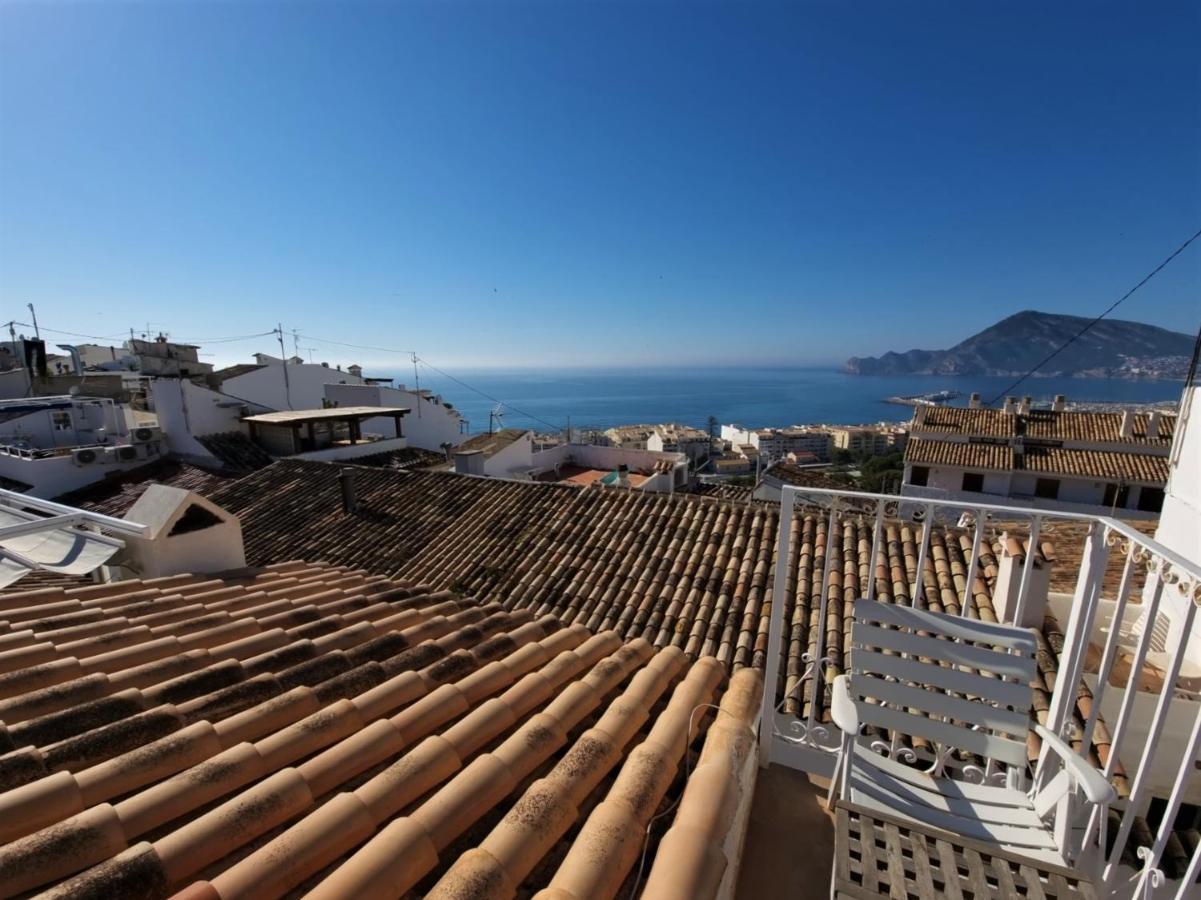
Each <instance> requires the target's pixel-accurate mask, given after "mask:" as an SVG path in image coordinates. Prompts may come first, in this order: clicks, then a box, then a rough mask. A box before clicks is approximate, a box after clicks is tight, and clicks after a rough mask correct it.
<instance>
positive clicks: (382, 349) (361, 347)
mask: <svg viewBox="0 0 1201 900" xmlns="http://www.w3.org/2000/svg"><path fill="white" fill-rule="evenodd" d="M296 336H297V337H298V338H301V339H303V340H306V341H316V342H317V343H319V344H333V345H335V346H337V347H350V348H351V349H354V350H375V351H377V352H379V353H397V354H400V355H401V356H412V355H413V354H414V353H416V352H417V351H415V350H396V349H394V348H392V347H371V346H368V345H367V344H348V343H346V342H345V341H331V340H329V338H319V337H313V336H312V335H311V334H297V335H296Z"/></svg>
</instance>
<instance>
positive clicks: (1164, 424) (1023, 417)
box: [914, 406, 1176, 447]
mask: <svg viewBox="0 0 1201 900" xmlns="http://www.w3.org/2000/svg"><path fill="white" fill-rule="evenodd" d="M1122 415H1123V414H1122V413H1120V412H1118V413H1103V412H1074V411H1064V412H1054V411H1052V410H1047V409H1035V410H1031V411H1030V412H1028V413H1024V414H1017V413H1006V412H1004V411H1002V410H999V409H964V408H962V407H956V406H931V407H926V408H925V418H924V419H923V421H922V423H921V424H920V425H917V426H915V427H914V431H916V432H928V431H933V432H942V433H945V434H960V435H969V436H970V435H978V436H980V437H1018V436H1021V435H1026V436H1028V437H1031V438H1038V439H1041V440H1053V441H1088V442H1097V443H1130V444H1144V445H1149V446H1162V447H1167V446H1169V445H1170V444H1171V443H1172V434H1173V432H1174V431H1175V429H1176V416H1174V415H1164V416H1162V417H1161V418H1160V423H1159V431H1158V434H1157V435H1156V437H1154V438H1148V437H1147V422H1148V420H1149V418H1150V416H1149V415H1148V414H1146V413H1136V414H1135V415H1134V419H1133V428H1132V429H1131V436H1130V437H1129V438H1123V437H1122V436H1121V431H1122Z"/></svg>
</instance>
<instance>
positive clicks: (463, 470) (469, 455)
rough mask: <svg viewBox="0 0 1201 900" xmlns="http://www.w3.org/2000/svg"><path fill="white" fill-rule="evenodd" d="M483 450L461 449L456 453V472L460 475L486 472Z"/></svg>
mask: <svg viewBox="0 0 1201 900" xmlns="http://www.w3.org/2000/svg"><path fill="white" fill-rule="evenodd" d="M484 462H485V457H484V451H483V450H459V451H457V452H456V453H455V472H457V473H458V474H459V475H483V474H484Z"/></svg>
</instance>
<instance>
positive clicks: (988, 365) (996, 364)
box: [846, 310, 1193, 378]
mask: <svg viewBox="0 0 1201 900" xmlns="http://www.w3.org/2000/svg"><path fill="white" fill-rule="evenodd" d="M1088 322H1089V320H1088V319H1084V318H1081V317H1080V316H1058V315H1052V314H1051V313H1043V312H1036V311H1034V310H1026V311H1025V312H1020V313H1017V314H1016V315H1012V316H1010V317H1009V318H1007V319H1002V320H1001V321H1000V322H998V323H997V324H996V325H993V326H991V327H989V328H985V329H984V330H983V331H981V332H979V333H978V334H974V335H972V336H971V337H970V338H968V339H967V340H965V341H962V342H960V343H958V344H956V345H955V346H954V347H952V348H951V349H950V350H909V351H907V352H905V353H885V354H884V355H883V356H868V357H858V356H856V357H852V358H851V359H849V360H847V364H846V371H847V372H850V373H851V374H854V375H1020V374H1023V373H1024V372H1026V371H1027V370H1028V369H1030V368H1031V367H1032V366H1034V365H1036V364H1037V363H1038V362H1039V361H1040V360H1041V359H1043V357H1045V356H1046V355H1047V354H1048V353H1050V352H1051V351H1052V350H1054V349H1055V348H1056V347H1058V346H1059V345H1060V344H1062V343H1063V342H1064V341H1066V340H1068V338H1070V337H1071V336H1072V335H1074V334H1076V333H1077V332H1078V331H1079V330H1080V329H1081V328H1083V327H1084V326H1085V325H1087V324H1088ZM1192 353H1193V338H1192V337H1190V336H1189V335H1187V334H1181V333H1180V332H1177V331H1168V330H1167V329H1165V328H1157V327H1156V326H1154V325H1143V324H1141V323H1139V322H1123V321H1120V320H1116V319H1106V320H1103V321H1101V322H1098V323H1097V324H1096V325H1094V326H1093V327H1092V328H1091V329H1090V330H1089V331H1088V332H1087V333H1085V334H1084V335H1083V336H1082V337H1080V338H1079V339H1078V340H1076V342H1075V343H1073V344H1072V345H1071V346H1069V347H1068V348H1067V349H1065V350H1064V351H1063V352H1062V353H1060V354H1059V355H1058V356H1056V357H1055V358H1054V359H1053V360H1051V361H1050V362H1049V363H1048V364H1047V365H1046V367H1045V368H1043V369H1039V371H1038V374H1039V375H1058V376H1081V377H1095V378H1184V376H1185V372H1186V370H1187V369H1188V362H1189V358H1190V357H1191V356H1192Z"/></svg>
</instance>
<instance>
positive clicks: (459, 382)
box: [414, 354, 564, 431]
mask: <svg viewBox="0 0 1201 900" xmlns="http://www.w3.org/2000/svg"><path fill="white" fill-rule="evenodd" d="M414 355H416V354H414ZM417 359H419V360H420V361H421V363H422V364H423V365H425V366H426V367H428V368H430V369H433V370H434V371H435V372H437V373H438V374H439V375H441V376H442V377H443V378H448V379H450V380H451V381H453V382H454V383H455V384H457V385H459V386H460V387H464V388H466V389H467V390H469V391H474V392H475V393H477V394H479V395H480V396H481V397H483V398H484V399H485V400H490V401H492V402H493V403H497V404H499V405H501V406H504V407H507V408H508V409H511V410H513V412H515V413H517V415H519V416H524V417H525V418H527V419H532V420H533V421H535V422H540V423H541V424H543V425H545V426H546V427H547V428H549V429H551V430H552V431H562V430H563V428H564V426H562V425H555V424H554V423H552V422H548V421H546V419H542V418H539V417H538V416H535V415H533V414H532V413H528V412H525V411H524V410H521V409H518V408H517V407H516V406H514V405H513V404H512V403H505V402H504V401H503V400H498V399H497V398H496V397H493V396H492V395H491V394H486V393H484V392H483V391H481V390H480V389H479V388H477V387H472V386H471V385H470V384H468V383H467V382H465V381H463V380H461V379H459V378H455V376H453V375H451V374H450V373H449V372H444V371H443V370H442V369H439V368H438V367H437V366H435V365H434V364H433V363H431V362H430V361H429V360H428V359H425V358H424V357H422V356H417Z"/></svg>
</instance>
